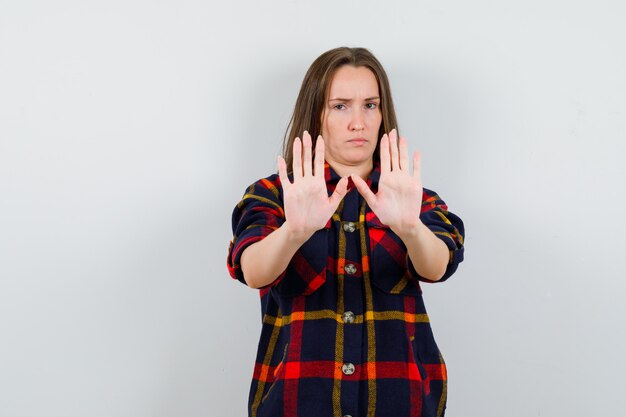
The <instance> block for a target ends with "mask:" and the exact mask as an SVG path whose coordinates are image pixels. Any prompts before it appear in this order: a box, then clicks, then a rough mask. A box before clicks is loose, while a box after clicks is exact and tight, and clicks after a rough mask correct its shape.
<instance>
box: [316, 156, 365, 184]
mask: <svg viewBox="0 0 626 417" xmlns="http://www.w3.org/2000/svg"><path fill="white" fill-rule="evenodd" d="M327 162H328V164H329V165H330V166H331V167H332V168H333V169H334V170H335V172H336V173H337V174H339V176H341V177H348V176H350V175H352V174H354V175H358V176H359V177H361V178H363V179H364V180H367V177H369V175H370V174H371V173H372V170H373V169H374V160H373V159H370V160H369V161H366V162H363V163H361V164H358V165H344V164H338V163H336V162H334V161H327Z"/></svg>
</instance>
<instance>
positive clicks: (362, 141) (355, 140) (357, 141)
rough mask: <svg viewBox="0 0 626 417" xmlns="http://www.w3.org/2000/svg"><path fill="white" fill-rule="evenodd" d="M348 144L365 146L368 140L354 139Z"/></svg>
mask: <svg viewBox="0 0 626 417" xmlns="http://www.w3.org/2000/svg"><path fill="white" fill-rule="evenodd" d="M348 142H350V143H353V144H355V145H364V144H366V143H367V139H365V138H354V139H350V140H349V141H348Z"/></svg>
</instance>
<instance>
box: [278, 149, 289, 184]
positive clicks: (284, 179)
mask: <svg viewBox="0 0 626 417" xmlns="http://www.w3.org/2000/svg"><path fill="white" fill-rule="evenodd" d="M278 178H280V183H281V185H282V187H283V190H284V189H285V188H286V187H289V186H290V185H291V182H290V181H289V177H288V176H287V163H286V162H285V159H284V158H283V157H282V156H279V157H278Z"/></svg>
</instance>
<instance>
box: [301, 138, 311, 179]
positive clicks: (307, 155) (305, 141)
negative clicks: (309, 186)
mask: <svg viewBox="0 0 626 417" xmlns="http://www.w3.org/2000/svg"><path fill="white" fill-rule="evenodd" d="M302 145H303V147H304V161H303V163H302V165H303V168H304V169H303V172H304V175H305V176H307V177H310V176H311V175H313V159H312V157H311V148H312V146H313V145H312V142H311V135H309V132H307V131H306V130H305V131H304V134H303V135H302Z"/></svg>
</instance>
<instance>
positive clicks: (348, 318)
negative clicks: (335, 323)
mask: <svg viewBox="0 0 626 417" xmlns="http://www.w3.org/2000/svg"><path fill="white" fill-rule="evenodd" d="M343 321H344V323H352V322H353V321H354V313H353V312H352V311H346V312H345V313H343Z"/></svg>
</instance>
